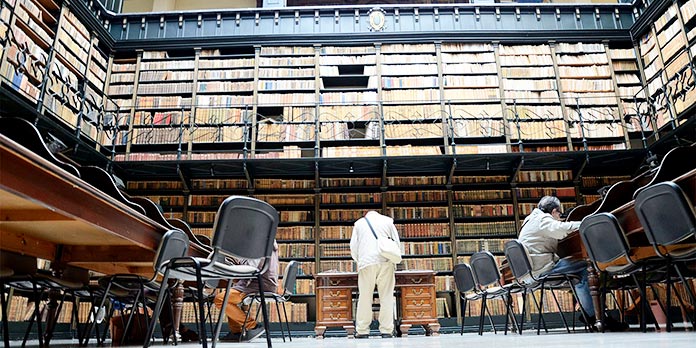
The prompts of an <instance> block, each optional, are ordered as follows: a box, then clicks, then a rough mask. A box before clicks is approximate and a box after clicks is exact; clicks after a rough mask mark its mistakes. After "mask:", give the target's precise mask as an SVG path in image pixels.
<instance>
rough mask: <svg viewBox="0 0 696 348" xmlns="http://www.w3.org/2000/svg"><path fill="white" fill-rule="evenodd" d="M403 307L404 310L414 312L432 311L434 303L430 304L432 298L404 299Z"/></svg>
mask: <svg viewBox="0 0 696 348" xmlns="http://www.w3.org/2000/svg"><path fill="white" fill-rule="evenodd" d="M402 301H403V302H402V306H403V308H404V309H413V310H418V309H421V310H428V311H429V310H430V308H432V305H433V304H432V303H431V302H430V298H408V299H403V300H402Z"/></svg>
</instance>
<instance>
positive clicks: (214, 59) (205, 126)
mask: <svg viewBox="0 0 696 348" xmlns="http://www.w3.org/2000/svg"><path fill="white" fill-rule="evenodd" d="M255 61H256V60H255V56H254V53H253V50H220V49H205V50H202V51H200V53H199V57H198V60H197V62H198V64H197V66H196V67H195V70H196V71H197V76H196V79H197V85H196V87H195V88H196V97H195V104H194V112H193V113H194V118H193V121H192V124H193V127H192V129H191V133H190V142H191V144H190V145H189V146H190V147H191V148H192V152H193V155H192V157H191V158H207V159H223V158H224V159H235V158H244V156H245V155H248V153H246V154H245V153H244V148H245V145H246V144H247V142H248V141H249V139H250V138H251V124H252V120H251V118H252V108H253V107H252V105H253V104H254V101H253V94H254V90H255V88H254V81H255V78H256V75H257V71H256V69H255V66H256V64H255ZM219 143H226V144H229V145H231V147H230V148H229V150H228V151H226V152H222V151H220V152H218V151H209V152H213V153H212V154H208V155H207V156H204V155H203V154H201V153H199V151H198V150H199V149H202V150H205V149H210V148H215V144H219ZM247 150H250V149H249V148H248V146H247Z"/></svg>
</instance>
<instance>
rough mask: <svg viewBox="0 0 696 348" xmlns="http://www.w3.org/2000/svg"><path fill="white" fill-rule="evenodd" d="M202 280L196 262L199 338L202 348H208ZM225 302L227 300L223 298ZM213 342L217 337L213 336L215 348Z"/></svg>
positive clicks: (198, 264) (199, 266) (198, 265)
mask: <svg viewBox="0 0 696 348" xmlns="http://www.w3.org/2000/svg"><path fill="white" fill-rule="evenodd" d="M202 279H203V275H202V273H201V265H200V263H198V262H196V280H197V281H196V290H197V291H198V301H199V303H198V308H199V312H198V317H199V320H200V322H201V335H200V338H201V340H202V342H201V343H202V345H203V348H208V337H207V336H208V335H207V333H206V332H205V311H203V286H204V283H203V281H202ZM225 300H227V299H226V298H225ZM223 313H224V311H223ZM177 329H178V328H177V327H175V328H174V330H177ZM215 342H217V336H213V347H215Z"/></svg>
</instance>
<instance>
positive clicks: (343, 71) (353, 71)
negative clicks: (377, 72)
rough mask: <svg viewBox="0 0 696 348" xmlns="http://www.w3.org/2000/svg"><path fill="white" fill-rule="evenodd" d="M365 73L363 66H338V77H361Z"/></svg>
mask: <svg viewBox="0 0 696 348" xmlns="http://www.w3.org/2000/svg"><path fill="white" fill-rule="evenodd" d="M364 73H365V66H364V65H339V66H338V74H339V75H362V74H364Z"/></svg>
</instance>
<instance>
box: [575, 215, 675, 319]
mask: <svg viewBox="0 0 696 348" xmlns="http://www.w3.org/2000/svg"><path fill="white" fill-rule="evenodd" d="M580 237H581V239H582V242H583V244H584V245H585V249H586V250H587V254H588V256H589V258H590V260H592V262H593V263H594V265H595V269H596V270H597V271H599V272H605V273H606V275H607V276H606V277H605V278H604V279H605V284H603V285H602V286H601V289H602V297H603V298H604V292H605V290H606V289H607V285H606V282H607V281H608V278H610V277H627V276H630V277H631V278H632V279H633V281H634V283H635V286H636V287H637V288H638V290H639V291H640V294H641V296H642V298H643V299H646V298H647V294H646V291H645V287H646V285H647V284H646V280H647V278H646V277H647V273H648V272H656V271H659V270H660V268H662V267H663V266H664V264H665V262H664V261H663V260H660V259H658V258H656V257H647V258H643V259H637V258H635V257H634V256H633V253H632V251H631V246H630V245H629V243H628V240H627V239H626V235H625V233H624V231H623V228H622V227H621V225H620V224H619V221H618V220H617V219H616V217H615V216H614V215H613V214H611V213H597V214H593V215H590V216H588V217H586V218H585V219H583V221H582V223H581V224H580ZM637 274H640V275H641V278H640V279H639V278H638V276H637ZM651 288H652V287H651ZM652 290H653V293H656V292H655V289H654V288H652ZM641 302H642V304H643V305H642V306H641V330H643V332H645V331H646V325H645V323H646V321H645V314H646V308H645V307H646V304H647V301H641ZM600 303H604V301H600ZM602 316H604V311H602ZM600 319H602V321H603V319H604V318H600ZM655 327H656V329H659V326H658V324H657V322H655Z"/></svg>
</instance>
